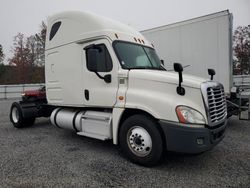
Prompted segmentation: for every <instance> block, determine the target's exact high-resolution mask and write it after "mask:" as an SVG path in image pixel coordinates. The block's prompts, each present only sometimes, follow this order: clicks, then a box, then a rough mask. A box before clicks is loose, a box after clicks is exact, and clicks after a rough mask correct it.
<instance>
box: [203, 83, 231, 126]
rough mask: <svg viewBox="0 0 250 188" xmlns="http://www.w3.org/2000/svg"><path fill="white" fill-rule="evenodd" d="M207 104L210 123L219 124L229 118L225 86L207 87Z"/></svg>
mask: <svg viewBox="0 0 250 188" xmlns="http://www.w3.org/2000/svg"><path fill="white" fill-rule="evenodd" d="M207 102H208V112H209V118H210V122H211V123H212V124H213V123H217V122H219V121H221V120H223V119H225V117H226V116H227V108H226V99H225V93H224V89H223V86H220V85H217V86H216V87H207Z"/></svg>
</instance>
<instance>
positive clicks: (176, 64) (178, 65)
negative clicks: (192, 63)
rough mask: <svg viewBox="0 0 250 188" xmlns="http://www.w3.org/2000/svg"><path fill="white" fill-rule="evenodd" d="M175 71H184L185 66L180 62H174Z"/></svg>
mask: <svg viewBox="0 0 250 188" xmlns="http://www.w3.org/2000/svg"><path fill="white" fill-rule="evenodd" d="M174 71H175V72H182V71H183V67H182V65H181V64H180V63H174Z"/></svg>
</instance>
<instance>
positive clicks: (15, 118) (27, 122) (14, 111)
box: [10, 102, 35, 128]
mask: <svg viewBox="0 0 250 188" xmlns="http://www.w3.org/2000/svg"><path fill="white" fill-rule="evenodd" d="M10 121H11V122H12V124H13V126H14V127H16V128H22V127H28V126H32V125H33V124H34V122H35V118H34V117H31V118H24V117H23V113H22V108H21V106H20V104H19V103H17V102H14V103H13V104H12V105H11V108H10Z"/></svg>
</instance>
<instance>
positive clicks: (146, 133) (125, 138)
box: [119, 114, 163, 166]
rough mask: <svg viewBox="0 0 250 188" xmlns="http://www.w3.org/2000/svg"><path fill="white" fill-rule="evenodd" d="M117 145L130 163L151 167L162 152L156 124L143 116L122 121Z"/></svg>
mask: <svg viewBox="0 0 250 188" xmlns="http://www.w3.org/2000/svg"><path fill="white" fill-rule="evenodd" d="M119 143H120V147H121V149H122V152H123V154H124V155H125V156H126V157H127V158H128V159H129V160H130V161H132V162H134V163H137V164H140V165H144V166H153V165H155V164H157V163H158V162H159V160H160V159H161V156H162V152H163V144H162V137H161V134H160V132H159V130H158V128H157V122H156V121H155V120H154V119H152V118H150V117H148V116H145V115H139V114H138V115H134V116H131V117H129V118H128V119H127V120H125V121H124V123H123V124H122V127H121V129H120V134H119Z"/></svg>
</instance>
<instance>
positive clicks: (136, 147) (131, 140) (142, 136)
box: [127, 126, 152, 157]
mask: <svg viewBox="0 0 250 188" xmlns="http://www.w3.org/2000/svg"><path fill="white" fill-rule="evenodd" d="M127 144H128V146H129V148H130V150H131V151H132V152H133V153H134V154H135V155H137V156H139V157H145V156H147V155H149V153H150V152H151V150H152V139H151V136H150V135H149V133H148V131H146V129H144V128H142V127H139V126H134V127H132V128H130V129H129V131H128V133H127Z"/></svg>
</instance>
